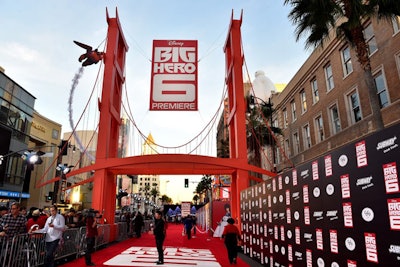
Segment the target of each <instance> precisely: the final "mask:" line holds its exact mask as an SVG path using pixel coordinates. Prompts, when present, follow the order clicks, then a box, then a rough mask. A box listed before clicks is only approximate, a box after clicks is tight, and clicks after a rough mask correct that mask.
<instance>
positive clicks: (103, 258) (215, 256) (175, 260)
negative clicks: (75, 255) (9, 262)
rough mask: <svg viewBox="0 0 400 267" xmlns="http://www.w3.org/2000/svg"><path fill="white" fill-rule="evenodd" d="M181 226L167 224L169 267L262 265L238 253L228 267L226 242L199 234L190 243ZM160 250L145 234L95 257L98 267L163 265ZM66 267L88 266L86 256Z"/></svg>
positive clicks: (165, 250) (165, 254)
mask: <svg viewBox="0 0 400 267" xmlns="http://www.w3.org/2000/svg"><path fill="white" fill-rule="evenodd" d="M182 227H183V226H182V225H180V224H168V230H167V237H166V239H165V242H164V247H165V249H164V262H165V264H164V265H162V266H166V267H178V266H179V267H225V266H237V267H248V266H250V267H257V266H262V265H260V264H258V263H256V262H254V261H252V260H251V259H250V258H248V257H247V256H244V255H243V254H240V253H239V257H238V260H237V264H236V265H231V264H229V261H228V256H227V252H226V248H225V246H224V243H223V240H222V239H220V238H214V237H211V236H209V235H208V234H207V233H199V231H197V235H196V236H194V237H193V238H192V239H190V240H188V239H187V237H186V236H182ZM157 259H158V257H157V251H156V248H155V240H154V236H153V235H151V234H148V233H144V234H143V235H142V237H140V238H130V239H127V240H124V241H122V242H118V243H114V244H112V245H110V246H108V247H106V248H104V249H101V250H98V251H96V252H94V253H93V254H92V261H93V262H94V263H95V264H96V266H126V267H128V266H129V267H133V266H146V267H149V266H160V265H156V264H155V262H156V261H157ZM61 266H63V267H77V266H85V260H84V258H83V257H81V258H79V259H76V260H73V261H70V262H68V263H65V264H63V265H61Z"/></svg>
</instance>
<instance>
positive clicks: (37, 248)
mask: <svg viewBox="0 0 400 267" xmlns="http://www.w3.org/2000/svg"><path fill="white" fill-rule="evenodd" d="M44 237H45V236H44V235H43V234H35V235H30V234H21V235H17V236H14V237H13V238H12V239H8V240H7V243H8V245H7V248H6V250H5V254H4V258H3V266H6V267H34V266H39V264H40V261H41V260H42V259H44V256H43V254H42V252H43V251H44Z"/></svg>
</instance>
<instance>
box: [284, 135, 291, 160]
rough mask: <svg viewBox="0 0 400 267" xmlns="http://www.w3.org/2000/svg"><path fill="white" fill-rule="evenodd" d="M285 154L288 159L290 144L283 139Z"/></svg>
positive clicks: (287, 140)
mask: <svg viewBox="0 0 400 267" xmlns="http://www.w3.org/2000/svg"><path fill="white" fill-rule="evenodd" d="M284 144H285V147H284V148H285V154H286V156H287V157H288V158H289V157H290V142H289V139H285V143H284Z"/></svg>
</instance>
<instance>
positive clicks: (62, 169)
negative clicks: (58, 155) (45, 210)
mask: <svg viewBox="0 0 400 267" xmlns="http://www.w3.org/2000/svg"><path fill="white" fill-rule="evenodd" d="M73 167H74V166H72V165H67V164H61V163H60V164H58V165H57V167H56V170H57V171H58V172H59V173H60V180H61V192H60V202H61V203H64V201H65V199H64V198H65V188H66V186H67V177H66V175H67V174H68V173H69V172H71V170H72V168H73ZM54 194H55V195H57V194H58V192H55V193H54ZM53 201H57V200H54V199H53Z"/></svg>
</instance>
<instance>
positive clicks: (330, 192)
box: [325, 184, 335, 196]
mask: <svg viewBox="0 0 400 267" xmlns="http://www.w3.org/2000/svg"><path fill="white" fill-rule="evenodd" d="M325 191H326V193H327V194H328V196H332V195H333V194H334V193H335V186H334V185H333V184H328V185H327V186H326V189H325Z"/></svg>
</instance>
